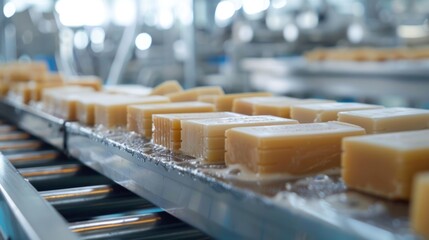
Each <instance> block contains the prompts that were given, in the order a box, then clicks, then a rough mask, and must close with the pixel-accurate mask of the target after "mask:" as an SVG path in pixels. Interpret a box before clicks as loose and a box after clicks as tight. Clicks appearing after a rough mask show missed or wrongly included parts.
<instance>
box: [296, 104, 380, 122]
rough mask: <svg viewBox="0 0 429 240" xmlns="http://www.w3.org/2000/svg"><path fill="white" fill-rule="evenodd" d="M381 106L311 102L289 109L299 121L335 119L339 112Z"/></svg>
mask: <svg viewBox="0 0 429 240" xmlns="http://www.w3.org/2000/svg"><path fill="white" fill-rule="evenodd" d="M376 108H383V106H380V105H371V104H364V103H337V102H336V103H313V104H305V105H296V106H293V107H292V109H291V118H293V119H296V120H298V121H299V122H300V123H312V122H327V121H336V120H337V118H338V116H337V115H338V113H339V112H347V111H354V110H365V109H376Z"/></svg>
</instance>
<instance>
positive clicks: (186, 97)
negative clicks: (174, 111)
mask: <svg viewBox="0 0 429 240" xmlns="http://www.w3.org/2000/svg"><path fill="white" fill-rule="evenodd" d="M224 94H225V93H224V91H223V89H222V88H221V87H219V86H209V87H195V88H191V89H188V90H185V91H181V92H175V93H170V94H167V95H165V96H167V97H169V98H170V101H172V102H190V101H197V100H198V97H199V96H204V95H224Z"/></svg>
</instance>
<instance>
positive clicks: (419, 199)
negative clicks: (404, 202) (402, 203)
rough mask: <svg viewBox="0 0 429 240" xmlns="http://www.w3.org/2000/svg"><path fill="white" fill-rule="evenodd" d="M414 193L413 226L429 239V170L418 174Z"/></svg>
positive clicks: (418, 232)
mask: <svg viewBox="0 0 429 240" xmlns="http://www.w3.org/2000/svg"><path fill="white" fill-rule="evenodd" d="M412 194H413V195H412V199H411V228H412V229H413V230H414V231H415V232H416V233H417V234H420V235H421V236H422V237H423V238H425V239H429V227H428V226H429V201H428V199H429V172H425V173H421V174H417V175H416V177H415V178H414V184H413V193H412Z"/></svg>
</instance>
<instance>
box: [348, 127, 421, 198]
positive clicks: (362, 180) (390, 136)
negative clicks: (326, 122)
mask: <svg viewBox="0 0 429 240" xmlns="http://www.w3.org/2000/svg"><path fill="white" fill-rule="evenodd" d="M342 167H343V169H342V177H343V179H344V182H345V183H346V185H347V186H348V187H349V188H353V189H357V190H361V191H364V192H367V193H372V194H375V195H378V196H382V197H386V198H390V199H409V197H410V193H411V185H412V181H413V177H414V175H415V174H416V173H418V172H422V171H429V130H419V131H408V132H398V133H384V134H376V135H366V136H359V137H350V138H345V139H344V140H343V156H342Z"/></svg>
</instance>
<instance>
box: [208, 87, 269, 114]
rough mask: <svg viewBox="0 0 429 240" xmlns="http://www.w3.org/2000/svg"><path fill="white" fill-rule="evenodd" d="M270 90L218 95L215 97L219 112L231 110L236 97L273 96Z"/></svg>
mask: <svg viewBox="0 0 429 240" xmlns="http://www.w3.org/2000/svg"><path fill="white" fill-rule="evenodd" d="M272 95H273V94H272V93H269V92H247V93H234V94H225V95H220V96H217V97H215V98H214V99H213V101H214V104H215V105H216V111H218V112H231V111H232V106H233V103H234V100H235V99H239V98H246V97H268V96H272Z"/></svg>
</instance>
